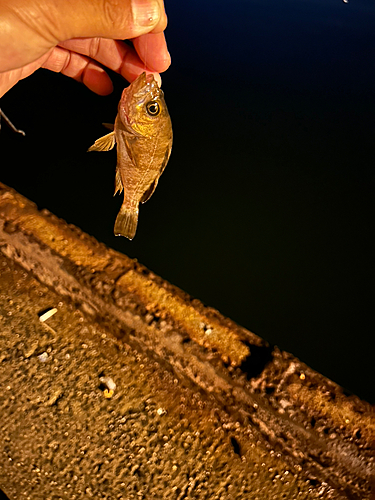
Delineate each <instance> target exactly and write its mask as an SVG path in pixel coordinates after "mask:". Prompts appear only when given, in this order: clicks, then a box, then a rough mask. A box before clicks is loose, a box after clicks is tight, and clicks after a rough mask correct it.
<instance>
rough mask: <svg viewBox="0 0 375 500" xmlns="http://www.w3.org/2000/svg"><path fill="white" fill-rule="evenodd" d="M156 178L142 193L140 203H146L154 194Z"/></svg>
mask: <svg viewBox="0 0 375 500" xmlns="http://www.w3.org/2000/svg"><path fill="white" fill-rule="evenodd" d="M158 180H159V178H157V179H155V180H154V182H153V183H152V184H151V186H150V187H149V188H148V189H147V191H145V192H144V193H143V196H142V198H141V203H146V201H148V200H149V199H150V198H151V196H152V195H153V194H154V191H155V189H156V186H157V185H158Z"/></svg>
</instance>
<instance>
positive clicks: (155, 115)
mask: <svg viewBox="0 0 375 500" xmlns="http://www.w3.org/2000/svg"><path fill="white" fill-rule="evenodd" d="M104 125H105V126H107V127H108V128H110V129H112V132H110V133H109V134H107V135H105V136H103V137H101V138H100V139H98V140H96V141H95V143H94V144H93V145H92V146H91V147H90V148H89V149H88V151H109V150H110V149H113V148H114V146H115V145H116V144H117V165H116V176H115V195H116V193H120V194H121V193H122V191H123V192H124V200H123V203H122V205H121V209H120V212H119V213H118V215H117V218H116V221H115V226H114V234H115V235H116V236H125V237H126V238H128V239H129V240H132V239H133V238H134V236H135V233H136V230H137V225H138V214H139V204H140V203H146V201H148V200H149V199H150V198H151V196H152V195H153V193H154V191H155V189H156V186H157V184H158V181H159V178H160V176H161V174H162V173H163V172H164V169H165V167H166V165H167V163H168V160H169V157H170V155H171V151H172V142H173V132H172V122H171V118H170V116H169V113H168V108H167V105H166V103H165V99H164V92H163V91H162V90H161V89H160V87H159V85H158V84H157V82H156V80H155V78H154V75H153V74H146V73H145V72H143V73H142V74H141V75H139V76H138V78H137V79H136V80H134V82H133V83H131V84H130V85H129V86H128V87H126V88H125V89H124V90H123V92H122V95H121V99H120V102H119V105H118V111H117V116H116V119H115V123H114V125H109V124H104Z"/></svg>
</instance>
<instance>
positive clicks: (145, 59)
mask: <svg viewBox="0 0 375 500" xmlns="http://www.w3.org/2000/svg"><path fill="white" fill-rule="evenodd" d="M145 36H146V46H145V58H144V61H143V64H144V68H143V69H144V71H146V68H147V49H148V34H146V35H145Z"/></svg>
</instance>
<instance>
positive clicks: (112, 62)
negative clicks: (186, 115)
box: [44, 33, 170, 95]
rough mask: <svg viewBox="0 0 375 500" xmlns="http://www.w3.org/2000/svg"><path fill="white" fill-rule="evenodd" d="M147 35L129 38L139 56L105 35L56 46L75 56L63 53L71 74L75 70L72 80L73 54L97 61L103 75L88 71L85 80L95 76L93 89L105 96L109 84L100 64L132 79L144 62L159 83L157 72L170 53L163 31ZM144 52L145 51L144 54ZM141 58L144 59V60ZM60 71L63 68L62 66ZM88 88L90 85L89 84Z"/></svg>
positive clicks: (75, 64)
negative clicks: (69, 57) (136, 48)
mask: <svg viewBox="0 0 375 500" xmlns="http://www.w3.org/2000/svg"><path fill="white" fill-rule="evenodd" d="M147 36H148V35H143V36H141V37H138V38H136V39H133V43H134V45H135V46H136V45H137V44H140V54H141V57H140V56H139V55H138V53H137V51H136V50H135V48H134V47H131V46H130V45H128V44H126V43H124V42H122V41H120V40H109V39H107V38H75V39H72V40H67V41H65V42H62V43H60V44H59V47H60V48H61V49H65V50H68V51H69V53H70V54H75V55H76V56H75V58H73V57H72V60H71V61H69V60H68V54H67V62H68V63H69V65H70V67H71V71H70V73H73V74H74V70H76V76H77V78H75V79H78V76H79V72H80V68H81V66H82V64H81V63H80V61H79V60H78V59H77V57H82V59H83V60H84V61H89V60H92V62H93V64H96V63H100V64H99V65H97V67H98V68H101V70H102V72H103V73H104V74H99V71H97V73H96V74H90V80H89V79H88V78H87V80H89V82H88V83H90V82H91V79H93V78H92V77H96V80H97V81H98V82H99V85H96V87H98V88H99V92H98V91H96V90H94V91H95V92H97V93H98V94H100V95H106V94H108V93H110V92H111V91H112V84H110V85H109V84H108V81H110V78H109V76H108V75H107V73H106V72H105V71H104V69H103V68H102V67H101V66H100V65H102V66H104V67H105V68H108V69H110V70H112V71H115V72H116V73H120V74H121V76H123V77H124V78H125V79H126V80H127V81H128V82H132V81H134V80H135V79H136V78H137V77H138V76H139V75H140V74H141V73H142V72H143V71H145V63H146V64H147V67H146V72H147V73H154V75H155V78H156V80H157V81H158V84H159V85H160V84H161V78H160V75H159V74H158V72H159V71H165V70H166V69H168V67H169V65H170V56H169V52H168V49H167V45H166V42H165V37H164V34H163V33H158V34H153V35H151V38H145V37H147ZM145 52H147V53H146V54H145ZM57 56H58V54H56V57H57ZM88 58H89V59H88ZM50 59H51V63H53V61H52V57H51V58H50ZM143 59H146V61H144V60H143ZM44 67H46V66H44ZM48 69H52V70H53V71H55V70H54V69H53V68H51V67H48ZM64 70H66V68H65V69H64ZM61 72H63V71H61ZM64 74H65V73H64ZM69 76H70V75H69ZM73 78H74V76H73ZM95 83H96V82H94V84H95ZM86 85H87V83H86ZM100 85H101V86H100ZM87 86H89V85H87ZM89 88H91V87H90V86H89ZM108 89H109V90H108ZM92 90H93V89H92ZM105 92H106V93H105Z"/></svg>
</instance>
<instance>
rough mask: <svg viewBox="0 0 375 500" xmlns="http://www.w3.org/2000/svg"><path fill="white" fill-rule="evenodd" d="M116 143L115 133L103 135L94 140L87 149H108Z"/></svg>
mask: <svg viewBox="0 0 375 500" xmlns="http://www.w3.org/2000/svg"><path fill="white" fill-rule="evenodd" d="M115 144H116V137H115V133H114V132H111V133H110V134H107V135H104V136H103V137H101V138H100V139H98V140H96V141H95V142H94V144H93V145H92V146H91V148H89V149H88V150H87V151H109V150H110V149H112V148H113V147H114V146H115Z"/></svg>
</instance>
